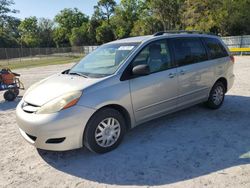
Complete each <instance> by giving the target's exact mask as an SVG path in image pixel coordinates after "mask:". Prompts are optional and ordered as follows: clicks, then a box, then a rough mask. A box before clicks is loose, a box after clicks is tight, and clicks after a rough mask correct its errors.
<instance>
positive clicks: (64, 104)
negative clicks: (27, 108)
mask: <svg viewBox="0 0 250 188" xmlns="http://www.w3.org/2000/svg"><path fill="white" fill-rule="evenodd" d="M81 95H82V92H81V91H75V92H70V93H67V94H65V95H62V96H60V97H58V98H56V99H53V100H51V101H49V102H48V103H46V104H45V105H43V106H42V107H41V108H40V109H39V110H38V111H37V112H36V113H37V114H52V113H55V112H59V111H60V110H63V109H66V108H70V107H72V106H74V105H76V104H77V102H78V100H79V98H80V97H81Z"/></svg>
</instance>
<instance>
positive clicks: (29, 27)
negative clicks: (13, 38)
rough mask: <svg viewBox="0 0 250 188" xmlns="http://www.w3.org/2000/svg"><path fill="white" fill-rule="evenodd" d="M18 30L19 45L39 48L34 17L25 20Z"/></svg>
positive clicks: (36, 22)
mask: <svg viewBox="0 0 250 188" xmlns="http://www.w3.org/2000/svg"><path fill="white" fill-rule="evenodd" d="M18 28H19V31H20V34H21V44H24V45H25V46H27V47H38V46H39V44H40V36H39V32H38V31H39V29H38V21H37V18H36V17H29V18H25V19H24V20H23V21H22V22H21V24H20V25H19V27H18Z"/></svg>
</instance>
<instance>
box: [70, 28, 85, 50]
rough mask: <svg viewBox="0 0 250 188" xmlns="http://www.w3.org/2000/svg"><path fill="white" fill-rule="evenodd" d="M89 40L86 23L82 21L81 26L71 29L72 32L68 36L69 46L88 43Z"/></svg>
mask: <svg viewBox="0 0 250 188" xmlns="http://www.w3.org/2000/svg"><path fill="white" fill-rule="evenodd" d="M89 41H90V40H89V33H88V24H87V23H84V24H83V25H82V26H81V27H76V28H73V29H72V34H71V36H70V44H71V46H84V45H89V44H90V43H89Z"/></svg>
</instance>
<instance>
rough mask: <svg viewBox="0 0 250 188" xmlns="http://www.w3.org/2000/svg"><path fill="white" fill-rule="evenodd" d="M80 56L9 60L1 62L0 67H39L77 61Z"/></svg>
mask: <svg viewBox="0 0 250 188" xmlns="http://www.w3.org/2000/svg"><path fill="white" fill-rule="evenodd" d="M81 58H82V57H79V56H72V57H48V58H41V59H39V58H38V59H25V60H22V61H17V60H16V61H10V62H6V61H5V62H1V61H0V69H1V67H8V68H10V69H21V68H31V67H41V66H48V65H59V64H67V63H73V62H78V61H79V60H80V59H81Z"/></svg>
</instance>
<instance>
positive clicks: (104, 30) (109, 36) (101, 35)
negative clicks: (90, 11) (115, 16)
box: [96, 22, 114, 44]
mask: <svg viewBox="0 0 250 188" xmlns="http://www.w3.org/2000/svg"><path fill="white" fill-rule="evenodd" d="M96 40H97V42H98V43H99V44H102V43H106V42H110V41H112V40H114V34H113V29H112V27H111V26H110V25H109V24H108V23H106V22H103V23H102V25H101V26H99V27H98V28H97V30H96Z"/></svg>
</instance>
